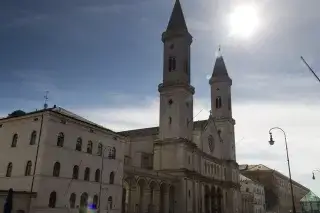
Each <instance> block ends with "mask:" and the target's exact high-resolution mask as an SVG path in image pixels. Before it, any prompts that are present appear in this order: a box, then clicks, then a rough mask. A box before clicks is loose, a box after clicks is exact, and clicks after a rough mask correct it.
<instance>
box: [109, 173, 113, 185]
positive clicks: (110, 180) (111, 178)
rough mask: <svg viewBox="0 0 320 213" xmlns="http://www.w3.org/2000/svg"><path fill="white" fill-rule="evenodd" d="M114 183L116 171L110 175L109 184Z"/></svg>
mask: <svg viewBox="0 0 320 213" xmlns="http://www.w3.org/2000/svg"><path fill="white" fill-rule="evenodd" d="M113 183H114V172H111V173H110V176H109V184H113Z"/></svg>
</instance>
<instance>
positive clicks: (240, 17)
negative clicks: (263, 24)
mask: <svg viewBox="0 0 320 213" xmlns="http://www.w3.org/2000/svg"><path fill="white" fill-rule="evenodd" d="M229 24H230V36H234V37H241V38H250V37H251V36H252V35H253V34H254V33H255V32H256V30H257V27H258V26H259V19H258V14H257V9H256V8H255V7H254V6H253V5H250V4H248V5H241V6H237V7H235V8H234V11H233V12H232V13H231V14H230V16H229Z"/></svg>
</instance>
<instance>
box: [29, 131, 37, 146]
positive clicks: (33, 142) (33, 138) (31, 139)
mask: <svg viewBox="0 0 320 213" xmlns="http://www.w3.org/2000/svg"><path fill="white" fill-rule="evenodd" d="M36 139H37V132H36V131H33V132H32V133H31V137H30V145H34V144H36Z"/></svg>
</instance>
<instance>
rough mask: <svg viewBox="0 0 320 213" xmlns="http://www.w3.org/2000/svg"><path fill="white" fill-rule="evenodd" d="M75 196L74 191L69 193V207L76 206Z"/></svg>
mask: <svg viewBox="0 0 320 213" xmlns="http://www.w3.org/2000/svg"><path fill="white" fill-rule="evenodd" d="M76 198H77V195H76V194H75V193H72V194H71V195H70V199H69V205H70V208H71V209H74V208H75V207H76Z"/></svg>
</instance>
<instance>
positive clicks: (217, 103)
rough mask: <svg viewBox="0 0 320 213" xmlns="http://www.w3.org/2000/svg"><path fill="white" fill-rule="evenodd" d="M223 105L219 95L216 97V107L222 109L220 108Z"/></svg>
mask: <svg viewBox="0 0 320 213" xmlns="http://www.w3.org/2000/svg"><path fill="white" fill-rule="evenodd" d="M221 105H222V102H221V97H220V96H218V97H217V98H216V108H217V109H220V108H221Z"/></svg>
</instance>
